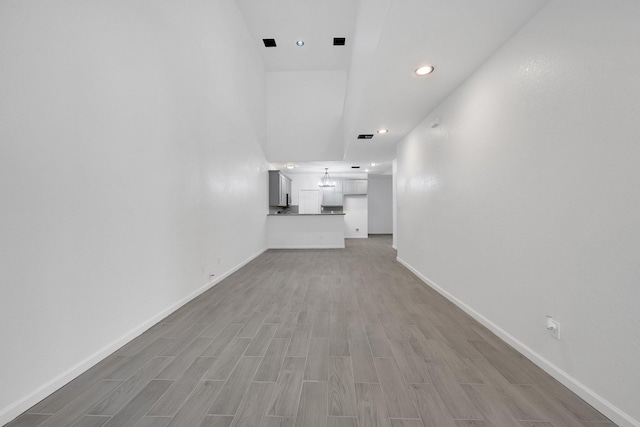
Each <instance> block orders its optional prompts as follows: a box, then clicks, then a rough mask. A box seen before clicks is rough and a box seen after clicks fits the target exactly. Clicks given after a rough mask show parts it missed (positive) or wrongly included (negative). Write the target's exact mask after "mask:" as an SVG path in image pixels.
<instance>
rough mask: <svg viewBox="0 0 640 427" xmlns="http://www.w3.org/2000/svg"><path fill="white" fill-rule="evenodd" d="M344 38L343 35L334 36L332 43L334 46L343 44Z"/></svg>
mask: <svg viewBox="0 0 640 427" xmlns="http://www.w3.org/2000/svg"><path fill="white" fill-rule="evenodd" d="M344 42H345V38H344V37H334V38H333V45H334V46H344Z"/></svg>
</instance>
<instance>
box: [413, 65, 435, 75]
mask: <svg viewBox="0 0 640 427" xmlns="http://www.w3.org/2000/svg"><path fill="white" fill-rule="evenodd" d="M433 70H434V68H433V65H423V66H421V67H418V68H416V70H415V71H414V73H415V75H416V76H426V75H427V74H431V73H433Z"/></svg>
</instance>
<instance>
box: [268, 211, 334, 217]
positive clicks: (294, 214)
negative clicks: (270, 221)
mask: <svg viewBox="0 0 640 427" xmlns="http://www.w3.org/2000/svg"><path fill="white" fill-rule="evenodd" d="M326 215H344V212H336V213H332V212H325V213H319V214H299V213H281V214H277V213H270V214H267V216H326Z"/></svg>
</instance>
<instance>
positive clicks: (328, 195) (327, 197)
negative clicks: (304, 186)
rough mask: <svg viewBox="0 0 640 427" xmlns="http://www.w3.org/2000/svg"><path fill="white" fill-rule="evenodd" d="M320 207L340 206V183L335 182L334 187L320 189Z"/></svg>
mask: <svg viewBox="0 0 640 427" xmlns="http://www.w3.org/2000/svg"><path fill="white" fill-rule="evenodd" d="M322 206H342V181H336V186H335V187H328V188H323V189H322Z"/></svg>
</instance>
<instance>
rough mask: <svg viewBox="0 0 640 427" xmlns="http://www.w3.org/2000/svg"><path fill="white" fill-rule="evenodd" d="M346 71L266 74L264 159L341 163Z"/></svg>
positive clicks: (275, 72)
mask: <svg viewBox="0 0 640 427" xmlns="http://www.w3.org/2000/svg"><path fill="white" fill-rule="evenodd" d="M346 84H347V73H346V71H272V72H268V73H267V158H268V159H269V161H273V162H302V161H318V160H336V159H341V158H342V156H343V154H344V141H343V124H342V112H343V111H342V110H343V105H344V97H345V90H346Z"/></svg>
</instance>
